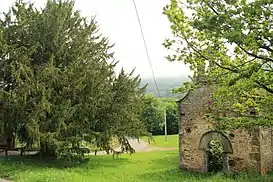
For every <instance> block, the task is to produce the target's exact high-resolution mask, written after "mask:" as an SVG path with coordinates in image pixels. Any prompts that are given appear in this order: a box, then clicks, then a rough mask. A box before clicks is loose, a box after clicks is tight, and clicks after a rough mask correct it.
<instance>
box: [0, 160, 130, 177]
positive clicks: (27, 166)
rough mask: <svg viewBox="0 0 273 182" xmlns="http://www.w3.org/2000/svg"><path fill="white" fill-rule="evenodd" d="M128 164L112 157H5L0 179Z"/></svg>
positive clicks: (2, 161)
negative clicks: (60, 158) (71, 159)
mask: <svg viewBox="0 0 273 182" xmlns="http://www.w3.org/2000/svg"><path fill="white" fill-rule="evenodd" d="M126 164H128V159H126V158H118V159H113V158H112V156H88V157H86V158H85V159H84V160H83V161H81V162H69V161H65V160H57V159H52V158H40V157H37V156H7V157H0V169H1V170H0V177H4V178H8V177H11V176H14V175H15V174H16V173H19V172H25V171H43V170H48V169H50V168H51V169H56V170H58V169H59V170H63V169H73V168H77V169H79V170H92V169H98V168H115V167H117V166H121V165H126Z"/></svg>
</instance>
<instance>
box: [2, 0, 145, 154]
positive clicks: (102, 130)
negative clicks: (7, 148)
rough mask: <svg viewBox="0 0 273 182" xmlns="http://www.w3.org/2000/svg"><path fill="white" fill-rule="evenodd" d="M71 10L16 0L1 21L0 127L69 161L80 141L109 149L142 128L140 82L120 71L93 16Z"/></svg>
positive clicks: (49, 3)
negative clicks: (38, 8) (40, 6)
mask: <svg viewBox="0 0 273 182" xmlns="http://www.w3.org/2000/svg"><path fill="white" fill-rule="evenodd" d="M73 8H74V2H73V1H55V0H54V1H53V0H49V1H47V4H46V6H45V7H44V8H43V9H41V10H37V9H35V8H34V6H33V4H27V3H24V2H22V1H17V2H16V3H15V4H14V6H12V7H11V9H10V11H9V12H8V13H6V14H4V16H1V19H0V46H1V47H0V65H1V70H0V75H1V81H0V83H1V87H0V91H1V93H0V98H1V99H0V100H1V115H2V114H3V117H1V122H0V124H1V125H3V128H4V130H3V131H4V135H6V136H11V135H12V133H13V134H16V135H17V137H18V138H19V139H20V140H21V142H24V143H26V147H30V146H32V145H38V146H39V148H40V151H41V154H43V155H53V156H58V157H69V156H71V152H69V151H70V149H71V147H72V148H76V149H80V144H81V143H82V141H86V142H89V143H95V144H96V145H97V147H100V148H103V149H105V150H109V147H110V143H111V142H110V141H111V139H112V138H113V137H117V138H118V139H122V138H124V137H125V136H129V137H138V136H140V135H141V134H143V132H144V131H145V128H144V125H143V123H142V122H141V121H140V120H139V119H138V111H139V110H140V109H141V105H142V101H143V96H144V91H145V90H144V88H141V87H140V79H139V77H133V76H132V74H133V73H129V74H128V73H125V71H124V70H122V71H121V72H120V73H119V74H118V75H116V74H115V72H114V69H115V66H116V64H117V63H116V62H114V61H113V60H114V57H113V53H112V52H110V48H111V47H112V45H110V44H109V42H108V40H107V39H106V38H105V37H102V36H101V35H99V32H98V30H99V27H98V25H97V23H96V22H95V19H94V18H92V19H91V20H89V19H87V18H85V17H81V16H80V13H79V12H78V11H74V10H73ZM121 144H122V145H127V144H126V143H121ZM75 151H76V153H77V154H78V155H82V152H81V151H80V150H75Z"/></svg>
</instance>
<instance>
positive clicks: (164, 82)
mask: <svg viewBox="0 0 273 182" xmlns="http://www.w3.org/2000/svg"><path fill="white" fill-rule="evenodd" d="M186 81H189V79H188V77H187V76H180V77H162V78H160V77H159V78H156V82H157V85H158V88H159V93H160V96H161V97H176V96H177V95H175V94H172V90H173V89H175V88H178V87H180V86H181V85H182V84H183V83H184V82H186ZM147 83H148V86H147V90H146V91H147V93H151V94H153V95H154V96H156V97H158V92H157V90H156V86H155V83H154V80H153V78H142V82H141V85H142V86H143V85H145V84H147Z"/></svg>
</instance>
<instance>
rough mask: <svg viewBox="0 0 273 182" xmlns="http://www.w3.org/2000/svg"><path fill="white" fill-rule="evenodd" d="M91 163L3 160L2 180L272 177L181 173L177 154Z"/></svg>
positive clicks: (233, 181) (250, 180)
mask: <svg viewBox="0 0 273 182" xmlns="http://www.w3.org/2000/svg"><path fill="white" fill-rule="evenodd" d="M90 159H91V160H89V162H87V163H84V164H83V163H81V164H74V165H72V164H71V163H64V162H62V161H56V160H47V161H44V160H39V159H37V158H36V159H33V158H27V157H26V158H21V157H18V156H17V157H16V156H15V157H8V158H0V169H1V170H0V177H4V178H8V179H11V180H12V181H15V182H16V181H18V182H19V181H20V182H21V181H24V182H33V181H45V179H46V181H50V182H66V181H71V182H78V181H92V182H113V181H123V182H127V181H133V182H147V181H148V182H158V181H162V182H197V181H198V182H199V181H200V182H237V181H240V182H269V181H273V175H272V174H269V175H267V176H260V175H258V174H249V175H247V174H240V175H238V176H235V177H234V178H227V177H225V176H224V175H222V174H202V173H194V172H189V171H181V170H180V169H179V168H178V165H179V160H178V152H177V151H160V152H142V153H136V154H135V155H134V156H131V155H126V154H124V155H122V157H120V158H119V159H113V158H112V156H90Z"/></svg>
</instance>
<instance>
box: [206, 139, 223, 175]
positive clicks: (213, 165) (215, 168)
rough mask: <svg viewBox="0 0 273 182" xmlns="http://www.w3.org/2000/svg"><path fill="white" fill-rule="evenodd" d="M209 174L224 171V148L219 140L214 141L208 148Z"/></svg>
mask: <svg viewBox="0 0 273 182" xmlns="http://www.w3.org/2000/svg"><path fill="white" fill-rule="evenodd" d="M207 153H208V172H219V171H221V170H222V169H223V161H222V153H223V146H222V144H221V142H220V141H219V140H212V141H211V142H210V143H209V146H208V150H207Z"/></svg>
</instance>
